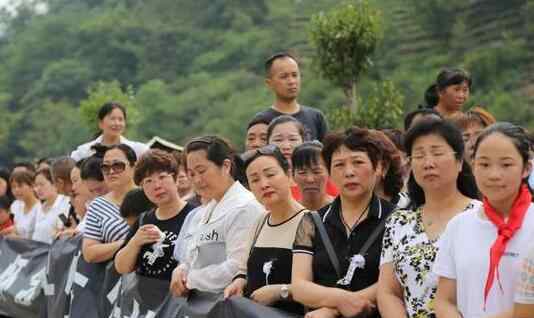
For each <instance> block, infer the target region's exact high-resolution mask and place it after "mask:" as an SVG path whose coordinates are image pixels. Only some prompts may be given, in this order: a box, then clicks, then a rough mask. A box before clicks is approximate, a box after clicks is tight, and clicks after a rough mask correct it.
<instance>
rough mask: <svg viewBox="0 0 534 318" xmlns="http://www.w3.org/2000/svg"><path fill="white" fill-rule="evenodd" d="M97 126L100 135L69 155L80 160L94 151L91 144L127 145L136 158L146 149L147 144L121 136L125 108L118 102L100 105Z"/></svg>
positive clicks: (124, 124) (124, 126) (124, 125)
mask: <svg viewBox="0 0 534 318" xmlns="http://www.w3.org/2000/svg"><path fill="white" fill-rule="evenodd" d="M98 128H99V129H100V135H99V136H98V137H97V138H96V139H95V140H92V141H90V142H88V143H85V144H83V145H80V146H78V148H76V150H74V151H73V152H72V153H71V155H70V156H71V158H72V159H74V160H75V161H80V160H81V159H85V158H87V157H89V156H91V155H93V154H94V153H95V152H96V151H95V150H94V149H93V146H95V145H97V144H102V145H104V146H112V145H118V144H125V145H128V146H129V147H130V148H132V149H133V150H134V151H135V154H136V157H137V158H139V157H141V155H142V154H143V153H144V152H145V151H147V150H148V146H147V145H145V144H144V143H141V142H136V141H131V140H128V139H126V138H124V137H123V136H122V134H123V133H124V129H125V128H126V109H125V108H124V106H122V105H121V104H119V103H116V102H109V103H106V104H104V105H102V107H100V110H99V111H98Z"/></svg>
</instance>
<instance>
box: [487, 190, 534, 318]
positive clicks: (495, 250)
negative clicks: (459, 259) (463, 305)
mask: <svg viewBox="0 0 534 318" xmlns="http://www.w3.org/2000/svg"><path fill="white" fill-rule="evenodd" d="M483 202H484V212H485V213H486V216H487V217H488V219H489V220H490V221H491V223H493V224H494V225H495V226H496V227H497V229H498V232H497V234H498V235H497V239H496V240H495V242H493V245H492V246H491V249H490V264H489V272H488V277H487V278H486V286H485V287H484V310H485V308H486V300H487V298H488V294H489V291H490V290H491V286H492V285H493V280H494V278H495V273H497V281H498V282H499V286H501V290H502V285H501V279H500V277H499V262H500V260H501V256H502V255H503V254H504V251H505V250H506V244H508V241H510V239H511V238H512V237H513V236H514V234H515V232H517V230H519V228H521V224H523V218H524V217H525V214H526V212H527V210H528V208H529V206H530V204H531V202H532V196H531V194H530V192H529V191H528V188H527V186H526V185H524V184H523V185H522V186H521V188H520V189H519V193H518V195H517V197H516V198H515V201H514V204H513V205H512V209H511V210H510V213H509V216H510V217H509V218H508V222H504V218H503V217H502V215H501V214H499V213H498V212H497V211H496V210H495V209H494V208H493V207H492V206H491V204H490V203H489V201H488V199H487V198H486V197H484V201H483Z"/></svg>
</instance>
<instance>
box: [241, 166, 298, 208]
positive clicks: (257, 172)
mask: <svg viewBox="0 0 534 318" xmlns="http://www.w3.org/2000/svg"><path fill="white" fill-rule="evenodd" d="M246 174H247V180H248V183H249V187H250V190H251V191H252V193H254V196H256V199H257V200H258V201H259V202H260V203H261V204H263V205H264V206H265V208H267V210H271V208H272V207H274V206H276V205H278V204H280V203H281V202H289V201H290V200H291V190H290V179H289V176H288V175H287V174H286V173H285V172H284V170H283V169H282V167H280V165H279V164H278V161H276V159H275V158H273V157H271V156H260V157H258V158H256V159H254V161H252V162H251V163H250V165H249V166H248V167H247V170H246Z"/></svg>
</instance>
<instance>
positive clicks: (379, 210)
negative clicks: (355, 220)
mask: <svg viewBox="0 0 534 318" xmlns="http://www.w3.org/2000/svg"><path fill="white" fill-rule="evenodd" d="M383 210H384V207H383V204H382V202H381V200H380V199H379V198H378V196H377V195H376V194H374V193H373V196H372V197H371V202H370V204H369V212H368V213H369V216H370V217H372V218H375V219H377V220H381V219H382V217H384V216H385V213H384V211H383ZM340 212H341V196H339V195H338V196H337V197H336V199H335V200H334V201H333V202H332V204H330V207H329V208H328V210H327V211H326V212H325V214H324V216H323V222H326V221H327V220H332V218H333V217H336V216H338V215H339V213H340Z"/></svg>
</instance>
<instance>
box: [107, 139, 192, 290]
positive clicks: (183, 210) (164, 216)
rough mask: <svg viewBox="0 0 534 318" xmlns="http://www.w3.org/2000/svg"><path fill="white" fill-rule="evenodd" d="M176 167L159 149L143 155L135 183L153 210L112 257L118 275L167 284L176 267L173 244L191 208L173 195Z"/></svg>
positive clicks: (146, 213)
mask: <svg viewBox="0 0 534 318" xmlns="http://www.w3.org/2000/svg"><path fill="white" fill-rule="evenodd" d="M176 171H177V164H176V160H175V159H174V157H173V156H172V155H171V154H169V153H168V152H165V151H163V150H159V149H153V150H149V151H147V152H145V153H144V154H143V156H141V159H139V161H138V162H137V165H136V167H135V174H134V180H135V183H136V184H138V185H140V186H141V187H142V190H140V191H142V192H144V193H145V194H146V197H147V198H148V199H149V200H150V202H152V203H153V204H154V205H155V206H156V207H155V208H151V209H150V210H148V211H146V212H145V213H142V214H141V215H140V216H139V218H137V221H136V222H135V223H134V224H133V225H132V227H131V229H130V232H129V233H128V236H127V237H126V241H125V242H124V244H123V245H122V247H121V249H120V250H119V252H118V253H117V255H116V256H115V268H116V269H117V272H118V273H120V274H125V273H130V272H133V271H134V270H135V271H136V272H137V274H139V275H142V276H146V277H152V278H157V279H162V280H167V281H169V282H170V280H171V276H172V271H173V270H174V268H175V267H176V266H177V265H178V263H177V261H176V259H175V258H174V256H173V252H174V243H175V242H176V239H177V238H178V234H179V233H180V231H181V229H182V225H183V223H184V220H185V218H186V217H187V215H188V214H189V212H190V211H191V210H193V206H192V205H191V204H189V203H187V202H186V201H185V200H182V199H181V198H180V196H179V195H178V191H176V186H175V184H176Z"/></svg>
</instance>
